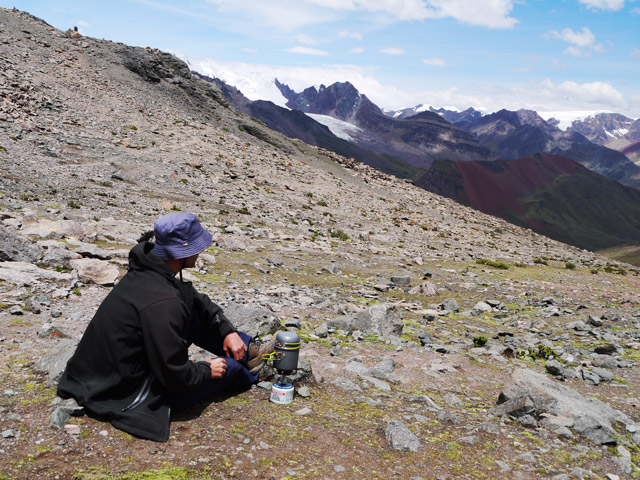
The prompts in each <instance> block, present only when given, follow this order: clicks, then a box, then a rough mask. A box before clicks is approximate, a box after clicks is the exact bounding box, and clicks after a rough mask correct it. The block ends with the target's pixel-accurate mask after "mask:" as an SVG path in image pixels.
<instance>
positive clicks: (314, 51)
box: [287, 47, 329, 55]
mask: <svg viewBox="0 0 640 480" xmlns="http://www.w3.org/2000/svg"><path fill="white" fill-rule="evenodd" d="M287 52H290V53H300V54H302V55H329V52H325V51H324V50H317V49H315V48H309V47H293V48H289V49H288V50H287Z"/></svg>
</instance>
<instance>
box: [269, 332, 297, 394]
mask: <svg viewBox="0 0 640 480" xmlns="http://www.w3.org/2000/svg"><path fill="white" fill-rule="evenodd" d="M299 353H300V337H299V336H298V334H297V333H295V332H284V331H283V332H278V335H276V344H275V348H274V353H273V357H272V359H273V368H275V369H276V371H277V372H278V374H279V375H280V381H279V382H275V383H274V384H273V386H272V387H271V401H272V402H274V403H281V404H287V403H291V402H292V401H293V394H294V389H293V385H291V384H290V383H285V381H284V377H285V375H287V374H290V373H293V372H294V371H295V370H297V368H298V354H299Z"/></svg>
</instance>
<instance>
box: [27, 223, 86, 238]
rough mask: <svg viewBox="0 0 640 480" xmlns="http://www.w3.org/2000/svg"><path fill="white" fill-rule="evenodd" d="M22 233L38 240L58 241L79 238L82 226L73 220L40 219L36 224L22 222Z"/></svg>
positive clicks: (81, 233)
mask: <svg viewBox="0 0 640 480" xmlns="http://www.w3.org/2000/svg"><path fill="white" fill-rule="evenodd" d="M22 233H23V234H24V235H34V236H36V237H40V238H49V239H59V238H65V237H76V238H81V237H82V235H83V229H82V225H80V224H79V223H78V222H74V221H73V220H57V221H53V220H49V219H46V218H40V219H38V220H37V221H36V222H27V221H26V220H24V221H23V226H22Z"/></svg>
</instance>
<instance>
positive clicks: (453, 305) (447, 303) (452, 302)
mask: <svg viewBox="0 0 640 480" xmlns="http://www.w3.org/2000/svg"><path fill="white" fill-rule="evenodd" d="M442 307H443V308H444V309H445V310H448V311H450V312H459V311H460V307H459V306H458V302H457V301H456V299H455V298H445V299H444V300H443V301H442Z"/></svg>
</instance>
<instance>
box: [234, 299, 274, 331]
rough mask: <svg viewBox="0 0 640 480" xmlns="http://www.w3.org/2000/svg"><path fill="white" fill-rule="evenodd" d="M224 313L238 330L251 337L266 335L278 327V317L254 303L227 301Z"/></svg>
mask: <svg viewBox="0 0 640 480" xmlns="http://www.w3.org/2000/svg"><path fill="white" fill-rule="evenodd" d="M224 315H225V316H226V317H227V318H228V319H229V320H231V322H232V323H233V324H234V325H235V327H236V328H237V329H238V330H241V331H243V332H245V333H247V334H249V335H251V336H252V337H255V336H261V335H267V334H269V333H273V332H275V331H276V330H277V329H278V328H280V319H279V318H278V317H276V316H275V315H274V314H273V313H271V312H270V311H268V310H264V309H262V308H260V307H258V306H255V305H240V304H239V303H235V302H229V305H228V306H227V308H225V309H224Z"/></svg>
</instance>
